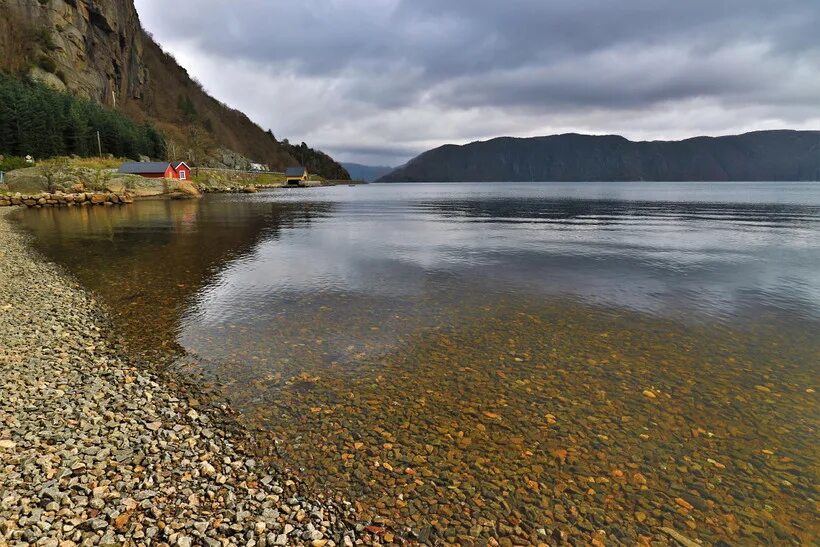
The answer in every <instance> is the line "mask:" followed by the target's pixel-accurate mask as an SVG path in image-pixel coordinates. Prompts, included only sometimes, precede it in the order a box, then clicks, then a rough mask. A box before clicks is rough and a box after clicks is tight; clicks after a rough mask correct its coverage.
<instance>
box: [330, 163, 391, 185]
mask: <svg viewBox="0 0 820 547" xmlns="http://www.w3.org/2000/svg"><path fill="white" fill-rule="evenodd" d="M342 167H344V168H345V169H347V172H348V173H350V178H351V179H353V180H363V181H365V182H373V181H374V180H376V179H377V178H379V177H383V176H384V175H386V174H388V173H390V172H391V171H393V169H394V168H393V167H388V166H386V165H362V164H361V163H350V162H342Z"/></svg>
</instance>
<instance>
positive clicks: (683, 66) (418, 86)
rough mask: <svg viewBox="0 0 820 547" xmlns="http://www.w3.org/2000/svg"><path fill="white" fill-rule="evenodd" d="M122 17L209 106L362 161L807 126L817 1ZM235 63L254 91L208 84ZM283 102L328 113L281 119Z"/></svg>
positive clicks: (268, 8)
mask: <svg viewBox="0 0 820 547" xmlns="http://www.w3.org/2000/svg"><path fill="white" fill-rule="evenodd" d="M137 6H138V9H139V10H140V14H141V17H142V19H143V22H144V23H145V25H146V26H147V27H148V29H149V30H151V31H153V32H154V33H155V34H156V35H157V38H158V40H159V41H160V43H162V44H163V45H164V46H166V47H167V48H168V49H170V50H171V51H173V52H174V53H177V54H179V55H181V56H182V57H183V61H185V60H189V61H191V62H192V63H193V64H194V65H196V66H195V67H193V68H195V69H197V70H194V73H195V74H196V75H197V76H198V77H199V78H200V79H202V80H203V82H204V83H205V84H206V87H208V88H209V89H211V90H212V91H214V92H215V93H217V94H218V95H220V98H225V99H226V100H229V101H232V102H233V103H235V104H236V106H238V107H240V108H243V109H247V110H250V111H252V112H260V113H261V112H262V111H263V104H264V103H265V102H266V101H267V103H268V104H267V105H266V106H267V108H266V109H265V110H264V111H265V112H267V114H261V115H262V116H265V119H264V120H259V121H261V122H263V123H267V122H269V123H270V124H271V125H273V126H274V129H275V130H276V128H277V127H283V128H284V130H285V131H286V132H288V133H296V134H300V135H305V136H309V137H311V138H312V141H313V142H316V141H317V138H318V144H320V145H326V146H328V147H330V148H332V149H335V150H340V151H341V150H343V149H344V150H356V149H362V150H372V151H374V158H375V157H377V156H378V154H377V153H376V152H377V150H376V149H378V148H380V147H381V148H382V149H383V152H384V154H385V155H386V156H387V155H391V154H395V153H396V152H397V151H400V150H402V151H406V150H413V151H416V150H419V149H422V148H425V147H427V146H428V145H429V144H432V143H434V142H436V141H439V142H445V141H457V142H461V141H465V140H469V139H472V138H480V137H486V136H493V135H496V134H508V133H515V134H523V135H526V134H534V133H538V132H544V131H549V130H550V129H556V130H557V129H561V128H567V129H575V130H579V131H591V132H600V131H607V132H622V133H626V134H632V135H635V136H654V135H657V136H683V135H682V134H681V133H685V132H686V131H690V130H694V131H695V132H724V133H725V132H732V131H736V130H743V129H748V128H750V127H756V126H757V125H761V124H763V125H765V124H770V125H771V124H775V125H776V124H780V125H796V124H800V123H802V124H806V123H815V124H816V122H817V120H818V113H817V102H816V97H817V96H818V95H819V94H820V68H818V67H820V38H818V36H820V33H818V32H817V30H816V29H817V28H818V25H820V5H818V3H817V1H816V0H802V1H798V0H784V1H763V0H720V1H714V0H711V1H705V0H686V1H677V0H675V1H659V0H629V1H625V2H612V1H603V0H595V1H593V0H566V1H546V0H503V1H502V0H448V1H442V0H344V1H342V0H302V1H299V2H289V1H284V0H282V1H270V0H243V1H242V2H233V1H227V0H177V1H176V2H174V12H175V13H185V14H186V18H185V20H184V22H181V21H180V20H179V19H178V18H175V17H168V13H167V10H168V6H167V2H166V1H163V0H137ZM240 69H241V70H246V71H251V72H253V73H255V74H262V75H263V76H264V77H265V78H267V79H266V80H265V83H266V84H267V85H269V86H271V87H270V89H271V91H270V92H269V93H268V94H267V95H265V94H260V93H258V92H254V93H242V92H241V91H239V90H237V91H232V90H231V89H230V88H229V87H228V86H227V85H226V84H225V76H226V75H227V74H233V73H234V72H238V71H240ZM200 70H201V71H200ZM226 73H227V74H226ZM240 79H241V78H240ZM244 81H245V82H246V85H253V84H252V82H253V80H251V79H248V78H245V80H244ZM284 86H287V88H286V89H281V88H282V87H284ZM223 96H224V97H223ZM298 96H301V97H302V98H303V99H304V100H305V101H308V102H305V103H304V104H303V109H311V108H317V109H318V108H328V109H331V111H329V112H322V115H321V116H315V115H310V114H305V113H294V111H293V107H294V106H296V105H297V104H298V103H297V99H298V98H299V97H298ZM253 101H261V102H253ZM661 106H662V107H663V110H661V109H660V107H661ZM604 114H609V116H605V115H604ZM750 115H754V116H757V117H758V118H757V119H746V121H745V122H743V123H740V122H741V121H742V120H743V119H744V118H743V116H750ZM699 116H700V117H702V123H701V124H700V125H698V124H697V123H696V122H697V119H698V117H699ZM331 117H332V118H333V119H331ZM682 119H685V120H686V123H685V124H682V123H680V120H682ZM489 120H494V121H493V123H488V121H489ZM629 120H631V122H630V123H629V124H628V125H623V124H624V122H627V121H629ZM664 120H666V122H664ZM430 123H437V125H438V126H437V127H435V128H431V127H430V126H429V124H430ZM664 123H666V124H667V126H666V127H664ZM616 124H622V125H616ZM756 124H757V125H756ZM763 125H761V126H763ZM698 127H701V128H702V129H700V130H698ZM373 132H377V133H378V135H376V134H374V133H373ZM276 133H277V135H278V134H280V133H281V131H276ZM380 139H382V140H386V142H382V144H381V146H380V145H379V143H378V141H379V140H380ZM306 140H307V138H306ZM351 141H353V142H351ZM393 157H394V161H395V159H396V158H399V156H398V155H396V156H393ZM358 159H361V158H358Z"/></svg>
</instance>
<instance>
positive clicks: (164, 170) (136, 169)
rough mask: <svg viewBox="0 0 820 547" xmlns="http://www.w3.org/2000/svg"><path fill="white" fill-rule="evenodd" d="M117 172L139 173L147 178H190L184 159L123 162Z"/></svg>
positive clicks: (189, 170) (189, 171) (188, 168)
mask: <svg viewBox="0 0 820 547" xmlns="http://www.w3.org/2000/svg"><path fill="white" fill-rule="evenodd" d="M119 172H120V173H123V174H126V175H139V176H141V177H145V178H149V179H178V180H190V178H191V168H190V167H189V166H188V164H187V163H185V162H184V161H178V162H174V163H168V162H166V161H142V162H131V163H123V164H122V165H121V166H120V169H119Z"/></svg>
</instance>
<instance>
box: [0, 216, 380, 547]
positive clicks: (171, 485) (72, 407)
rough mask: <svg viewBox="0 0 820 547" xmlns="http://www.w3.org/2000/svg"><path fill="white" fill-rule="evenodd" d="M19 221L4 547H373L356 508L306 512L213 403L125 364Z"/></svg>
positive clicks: (6, 224)
mask: <svg viewBox="0 0 820 547" xmlns="http://www.w3.org/2000/svg"><path fill="white" fill-rule="evenodd" d="M11 211H12V210H5V211H2V212H0V291H2V294H3V298H2V299H0V340H2V343H1V344H0V391H2V398H0V546H4V545H45V546H50V547H57V546H66V547H68V546H72V545H179V546H183V547H184V546H189V545H209V546H211V545H212V546H217V545H247V546H253V545H260V546H264V545H286V544H287V545H294V544H296V545H298V544H306V545H317V546H321V545H352V544H354V543H362V542H370V541H372V540H373V538H370V537H369V536H368V535H367V532H366V530H365V529H364V527H363V525H361V524H358V525H357V524H356V521H355V518H354V515H353V513H352V510H351V509H350V507H351V506H350V505H349V504H346V503H336V502H331V501H329V500H314V499H308V498H306V497H304V496H303V495H302V494H301V488H300V486H299V484H298V482H297V481H295V480H293V479H292V478H291V477H288V476H287V475H283V474H280V473H277V472H276V471H274V470H273V469H271V468H269V467H267V466H265V465H264V464H263V463H262V462H261V461H257V460H255V459H254V458H253V456H252V455H251V453H250V451H249V450H246V449H244V448H243V447H245V446H247V442H248V439H249V435H246V434H243V433H242V430H241V428H239V427H237V426H236V424H235V423H231V419H230V418H229V417H224V418H223V414H224V415H225V416H230V413H229V412H220V408H219V405H218V404H217V403H213V402H207V403H206V402H204V401H203V399H204V398H203V397H201V396H200V395H197V394H196V393H195V392H191V393H182V392H181V390H180V389H179V388H174V387H171V386H169V384H168V383H167V382H164V381H163V380H162V379H161V378H160V377H159V376H157V375H155V374H154V373H152V372H150V371H149V370H150V367H143V366H135V365H134V364H132V363H129V361H128V359H127V358H126V357H125V356H123V355H121V354H120V353H119V352H118V351H117V350H116V349H115V347H114V346H115V344H113V343H111V342H110V341H109V340H110V338H109V336H108V333H107V332H106V327H105V325H106V321H105V318H104V315H103V314H102V312H101V311H100V308H99V306H98V304H97V303H96V302H95V300H94V298H93V297H92V296H91V295H89V294H88V293H87V292H85V291H84V290H83V289H82V288H81V287H80V286H79V285H77V284H76V283H75V282H74V281H72V280H71V279H70V278H69V277H67V276H66V275H64V274H63V273H61V271H60V270H59V268H57V267H56V266H54V265H52V264H50V263H48V262H47V261H45V260H44V259H43V258H42V257H40V256H39V255H38V254H37V253H36V252H33V251H32V250H30V249H29V247H28V245H27V242H26V238H27V236H26V235H24V234H22V233H20V232H18V231H17V229H16V228H15V227H14V226H13V225H12V223H11V222H10V221H9V219H8V218H7V217H8V215H9V213H11ZM357 530H358V531H359V532H357ZM362 534H364V535H362ZM357 536H358V537H357Z"/></svg>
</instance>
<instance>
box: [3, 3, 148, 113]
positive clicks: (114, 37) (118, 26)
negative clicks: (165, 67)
mask: <svg viewBox="0 0 820 547" xmlns="http://www.w3.org/2000/svg"><path fill="white" fill-rule="evenodd" d="M0 16H2V23H0V26H2V27H5V28H0V31H2V32H0V33H2V34H3V35H6V36H7V37H9V38H11V40H8V42H9V43H2V44H0V47H2V49H3V54H4V55H2V60H1V61H0V68H3V69H4V70H7V71H12V72H18V73H19V72H21V71H26V70H29V71H31V68H30V67H35V68H34V70H33V71H31V75H32V76H34V77H35V78H37V79H41V80H45V81H46V83H49V84H51V85H54V86H55V87H58V88H63V89H68V90H70V91H72V92H74V93H77V94H80V95H83V96H85V97H88V98H90V99H93V100H96V101H99V102H101V103H103V104H105V105H107V106H115V104H118V103H121V102H123V101H124V100H127V99H140V98H142V97H143V96H144V94H145V92H146V90H147V89H148V83H149V78H148V73H147V70H146V69H145V65H144V63H143V60H142V58H143V40H142V33H141V30H140V23H139V18H138V17H137V12H136V10H135V9H134V6H133V4H132V3H131V2H130V1H126V0H108V1H101V2H97V1H93V0H48V1H44V2H41V1H40V0H0ZM15 43H22V44H23V46H22V47H16V46H15ZM61 84H62V85H61Z"/></svg>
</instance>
